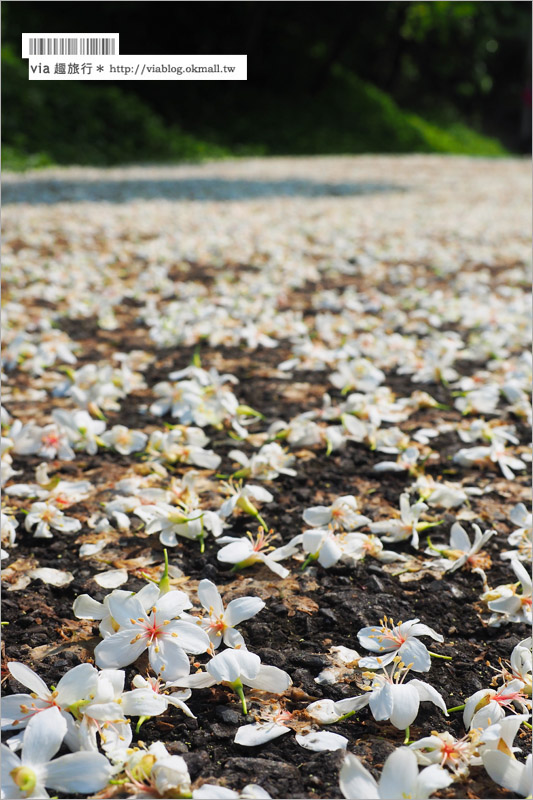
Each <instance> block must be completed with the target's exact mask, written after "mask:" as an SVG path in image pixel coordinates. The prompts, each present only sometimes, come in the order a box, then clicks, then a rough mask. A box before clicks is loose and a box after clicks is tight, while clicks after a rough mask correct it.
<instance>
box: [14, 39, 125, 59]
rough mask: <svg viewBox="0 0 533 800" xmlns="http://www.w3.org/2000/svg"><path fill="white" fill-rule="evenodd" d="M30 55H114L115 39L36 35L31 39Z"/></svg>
mask: <svg viewBox="0 0 533 800" xmlns="http://www.w3.org/2000/svg"><path fill="white" fill-rule="evenodd" d="M29 45H30V47H29V54H30V56H114V55H115V39H107V38H100V37H99V38H97V37H91V38H63V37H61V38H59V37H54V38H50V37H34V38H31V39H30V40H29Z"/></svg>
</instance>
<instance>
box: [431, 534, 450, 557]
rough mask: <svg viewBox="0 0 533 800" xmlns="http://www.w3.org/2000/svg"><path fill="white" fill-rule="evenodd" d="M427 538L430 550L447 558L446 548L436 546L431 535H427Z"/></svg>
mask: <svg viewBox="0 0 533 800" xmlns="http://www.w3.org/2000/svg"><path fill="white" fill-rule="evenodd" d="M426 538H427V543H428V547H429V549H430V550H434V551H435V553H438V554H439V555H440V556H444V557H445V558H446V551H445V550H439V548H438V547H435V545H434V544H433V542H432V541H431V539H430V538H429V536H427V537H426Z"/></svg>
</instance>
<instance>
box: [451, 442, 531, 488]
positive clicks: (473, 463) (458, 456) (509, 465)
mask: <svg viewBox="0 0 533 800" xmlns="http://www.w3.org/2000/svg"><path fill="white" fill-rule="evenodd" d="M453 461H454V464H459V466H461V467H490V466H491V465H492V464H493V463H496V464H498V466H499V467H500V469H501V471H502V475H503V477H504V478H507V480H508V481H512V480H514V477H515V476H514V472H513V470H522V469H526V468H527V464H526V463H525V462H524V461H522V459H520V458H517V457H516V456H513V455H512V454H511V453H509V451H508V450H506V449H505V447H504V446H503V444H502V442H501V441H498V440H497V441H495V442H494V444H493V445H492V446H491V447H470V448H462V449H461V450H458V451H457V453H455V455H454V457H453Z"/></svg>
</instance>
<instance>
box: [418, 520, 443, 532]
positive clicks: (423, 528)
mask: <svg viewBox="0 0 533 800" xmlns="http://www.w3.org/2000/svg"><path fill="white" fill-rule="evenodd" d="M443 522H444V520H443V519H438V520H437V521H436V522H422V523H421V524H420V525H417V526H416V529H417V531H418V532H419V533H421V532H422V531H427V529H428V528H435V527H436V526H437V525H442V523H443Z"/></svg>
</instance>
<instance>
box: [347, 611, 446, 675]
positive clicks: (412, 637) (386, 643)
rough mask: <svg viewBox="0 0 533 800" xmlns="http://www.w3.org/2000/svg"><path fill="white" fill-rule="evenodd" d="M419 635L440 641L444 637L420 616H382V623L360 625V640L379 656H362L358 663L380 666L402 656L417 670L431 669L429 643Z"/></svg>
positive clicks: (378, 667) (376, 667)
mask: <svg viewBox="0 0 533 800" xmlns="http://www.w3.org/2000/svg"><path fill="white" fill-rule="evenodd" d="M419 636H430V637H431V638H432V639H435V641H437V642H443V641H444V639H443V637H442V636H441V635H440V633H437V632H436V631H434V630H433V628H430V627H429V626H428V625H424V624H422V623H421V622H420V620H418V619H409V620H407V622H399V623H398V624H397V625H395V624H394V621H393V620H392V619H390V620H389V621H387V618H386V617H385V618H384V619H382V620H380V626H379V627H371V628H361V630H360V631H359V633H358V634H357V638H358V639H359V642H360V644H361V645H362V646H363V647H366V649H367V650H371V651H372V652H374V653H380V655H379V656H374V657H372V656H367V657H365V658H361V659H360V660H359V666H361V667H367V668H368V669H380V668H381V667H385V666H386V665H387V664H390V663H391V662H392V661H394V660H395V659H396V657H397V656H400V657H401V659H402V661H403V662H404V663H405V664H411V669H412V670H413V671H414V672H429V669H430V666H431V658H430V653H429V650H428V649H427V647H426V645H425V644H423V643H422V642H420V641H419V640H418V637H419Z"/></svg>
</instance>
